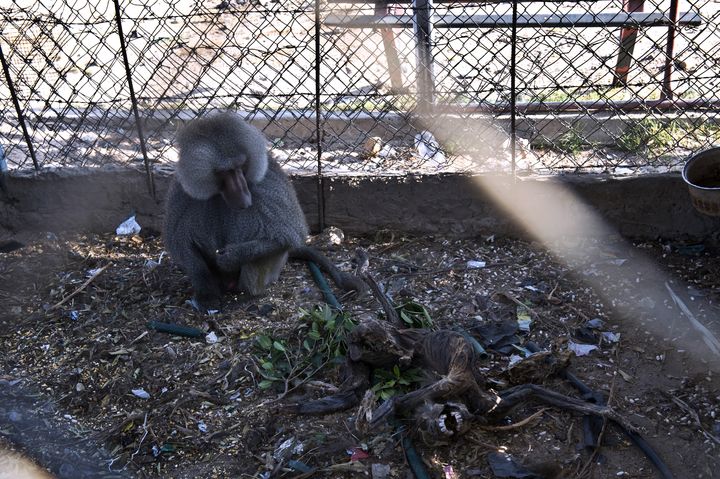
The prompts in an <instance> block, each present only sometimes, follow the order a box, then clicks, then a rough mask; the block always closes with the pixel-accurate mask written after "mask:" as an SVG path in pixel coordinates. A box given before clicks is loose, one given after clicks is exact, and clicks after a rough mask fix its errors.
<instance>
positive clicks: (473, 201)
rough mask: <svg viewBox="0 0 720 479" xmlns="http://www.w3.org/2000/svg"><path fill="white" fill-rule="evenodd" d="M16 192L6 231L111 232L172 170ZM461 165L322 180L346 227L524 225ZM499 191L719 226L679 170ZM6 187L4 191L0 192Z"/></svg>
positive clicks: (359, 230) (308, 192) (53, 181)
mask: <svg viewBox="0 0 720 479" xmlns="http://www.w3.org/2000/svg"><path fill="white" fill-rule="evenodd" d="M7 180H8V181H7V186H8V191H9V192H10V199H9V200H8V199H7V198H5V199H4V201H3V202H2V203H0V233H2V236H4V237H7V236H12V235H16V234H22V233H23V232H32V231H53V232H60V231H78V232H112V231H114V230H115V227H116V226H117V225H118V224H119V223H120V222H122V221H123V220H124V219H125V218H126V217H127V216H129V214H130V213H131V212H133V211H134V212H135V213H136V214H137V219H138V222H139V223H140V224H141V225H142V226H143V227H150V228H154V229H157V230H160V229H161V226H162V215H163V198H164V195H165V192H166V190H167V187H168V185H169V180H170V177H169V176H167V175H158V176H157V177H156V187H157V193H158V194H157V198H158V199H157V200H155V199H153V198H152V197H151V196H150V195H149V194H148V188H147V183H146V178H145V175H144V174H143V172H141V171H136V170H130V169H104V170H74V169H69V168H65V169H62V170H57V171H47V172H42V173H40V174H27V175H22V176H12V177H9V178H8V179H7ZM476 180H477V178H476V177H473V176H471V175H463V174H442V175H432V176H421V175H417V176H413V175H409V176H386V177H335V178H325V179H323V188H324V196H325V217H326V224H327V225H334V226H338V227H340V228H342V229H343V230H345V232H346V233H349V234H353V235H359V234H368V233H370V234H372V233H374V232H376V231H377V230H378V229H390V230H398V231H407V232H410V233H417V234H425V233H429V234H443V235H451V236H474V235H487V234H498V235H511V236H521V235H522V232H521V230H520V229H519V228H518V227H517V226H515V225H514V224H513V222H512V221H511V219H510V218H509V217H508V216H507V215H506V214H505V213H504V212H503V211H502V210H500V209H499V208H498V207H497V206H496V205H495V204H494V202H493V201H492V200H490V199H489V198H488V197H487V196H486V195H485V194H484V193H483V191H482V190H481V189H480V188H479V187H478V186H477V182H476ZM493 180H494V181H496V182H498V184H500V185H501V188H500V189H501V191H503V195H508V197H510V198H512V197H513V195H515V194H517V193H518V190H516V188H521V189H522V190H523V191H524V192H526V193H527V192H529V193H530V194H531V195H538V198H540V197H542V196H547V195H550V196H552V195H557V194H558V193H557V188H554V187H552V186H553V185H554V186H557V185H560V186H562V187H563V188H562V189H564V190H567V189H569V190H570V191H573V192H575V193H577V198H579V200H571V201H568V200H567V198H566V197H565V196H563V200H562V201H563V202H564V203H563V204H565V205H566V206H567V209H566V210H564V211H562V212H561V214H562V215H564V216H567V215H569V216H570V217H572V216H573V215H578V214H580V213H579V211H578V210H579V209H578V208H576V207H575V206H576V205H575V204H574V203H576V202H578V201H584V202H585V203H587V204H588V205H590V206H591V207H592V208H594V209H595V210H596V211H598V212H599V213H600V215H601V216H602V217H603V218H605V219H606V220H607V221H608V222H609V223H610V225H611V226H612V227H614V228H616V229H617V231H618V232H620V233H621V234H622V235H624V236H627V237H632V238H647V239H651V238H657V237H664V238H674V239H681V238H682V239H708V238H710V237H713V234H714V235H715V238H717V234H718V232H720V219H719V218H711V217H707V216H703V215H701V214H700V213H697V212H696V211H695V210H694V209H693V208H692V205H691V204H690V199H689V194H688V192H687V187H686V186H685V184H684V183H683V181H682V179H681V178H680V176H679V175H678V174H667V175H652V176H641V177H633V178H613V177H607V176H559V177H552V178H547V177H538V178H534V177H531V178H523V179H521V180H519V181H517V182H516V181H513V179H512V178H510V177H508V176H497V177H493ZM293 182H294V184H295V186H296V188H297V190H298V195H299V197H300V200H301V203H302V205H303V208H304V210H305V211H306V213H307V216H308V221H309V222H310V224H311V226H312V227H313V228H314V229H317V227H318V215H317V211H318V206H317V204H318V202H317V191H318V182H317V180H316V179H315V178H312V177H295V178H293ZM0 196H2V195H1V194H0Z"/></svg>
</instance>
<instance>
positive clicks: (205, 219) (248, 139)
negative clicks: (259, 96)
mask: <svg viewBox="0 0 720 479" xmlns="http://www.w3.org/2000/svg"><path fill="white" fill-rule="evenodd" d="M177 141H178V149H179V159H178V163H177V169H176V172H175V179H174V181H173V182H172V185H171V186H170V190H169V192H168V196H167V199H166V212H165V228H164V230H165V231H164V238H165V245H166V248H167V250H168V252H169V253H170V255H171V257H172V258H173V260H174V261H175V262H176V263H178V264H179V265H180V266H181V267H182V268H183V270H184V271H185V272H186V274H187V275H188V276H189V277H190V281H191V283H192V285H193V289H194V292H195V299H196V301H197V302H198V303H199V304H200V305H201V306H202V307H205V308H209V307H217V305H218V303H219V299H220V297H221V294H222V291H223V290H224V289H227V288H232V287H234V286H236V287H237V288H238V289H239V290H240V291H243V292H246V293H248V294H250V295H253V296H255V295H260V294H262V293H263V292H264V291H265V290H266V289H267V287H268V285H269V284H270V283H272V282H274V281H276V280H277V279H278V277H279V275H280V271H281V269H282V267H283V266H284V265H285V262H286V261H287V259H288V257H296V258H300V259H310V260H313V261H315V262H317V263H319V264H320V266H321V267H323V269H325V270H326V271H327V272H328V273H329V274H330V275H331V277H332V278H333V280H334V281H335V283H336V284H337V285H338V286H340V287H341V288H343V289H345V290H356V291H360V290H363V289H364V283H363V282H362V281H361V280H360V279H358V278H356V277H354V276H352V275H349V274H345V273H341V272H340V271H338V270H337V268H335V267H334V265H332V263H330V261H329V260H328V259H327V258H326V257H325V256H323V255H322V254H320V253H319V252H318V251H317V250H314V249H312V248H309V247H307V246H304V244H305V239H306V237H307V235H308V226H307V223H306V220H305V215H304V213H303V211H302V209H301V208H300V203H299V202H298V199H297V195H296V193H295V190H294V188H293V186H292V184H291V183H290V180H289V179H288V177H287V176H286V175H285V173H284V172H283V171H282V169H281V168H280V165H279V164H278V163H277V162H276V161H275V160H274V159H273V158H271V157H269V156H268V151H267V141H266V139H265V137H264V136H263V134H262V133H261V132H260V131H259V130H258V129H256V128H255V127H253V126H252V125H250V124H248V123H246V122H245V121H243V120H242V119H241V118H240V117H239V116H238V115H237V114H235V113H231V112H225V113H219V114H215V115H211V116H208V117H205V118H201V119H197V120H194V121H192V122H190V123H188V124H187V125H186V126H185V127H184V128H182V129H181V130H180V132H179V134H178V137H177Z"/></svg>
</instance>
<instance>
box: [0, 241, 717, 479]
mask: <svg viewBox="0 0 720 479" xmlns="http://www.w3.org/2000/svg"><path fill="white" fill-rule="evenodd" d="M21 240H22V243H23V244H24V246H23V247H22V248H19V249H16V250H14V251H12V252H7V253H0V301H1V302H2V307H1V308H0V326H1V328H0V351H2V355H1V356H0V365H1V369H0V375H1V376H0V381H2V385H3V387H2V388H0V391H3V392H0V413H2V415H1V417H0V420H1V421H2V423H0V434H2V436H3V437H4V438H5V439H6V440H8V441H9V442H11V443H14V444H15V447H17V448H18V449H20V450H24V451H25V452H26V453H27V454H28V455H31V456H33V457H35V458H38V460H39V461H40V462H41V463H43V464H44V465H46V466H48V467H49V468H50V469H51V470H53V472H55V473H56V475H58V477H105V476H107V477H116V476H117V477H168V478H169V477H177V478H190V477H200V478H210V477H234V478H235V477H240V478H242V477H248V478H250V477H255V478H260V477H263V478H268V477H373V478H376V479H379V478H382V477H390V478H402V479H404V478H409V477H413V476H412V473H411V471H410V468H409V466H408V463H407V462H406V459H405V451H404V449H405V448H406V447H407V443H405V445H404V446H403V442H402V441H401V436H402V434H400V433H398V431H397V430H396V429H393V428H391V427H390V426H385V427H381V428H379V429H377V430H373V431H370V432H368V433H366V434H362V433H360V432H358V431H357V430H356V429H355V418H354V416H355V415H356V413H357V408H352V409H349V410H346V411H343V412H338V413H334V414H327V415H319V416H298V415H294V414H292V413H290V412H288V409H287V408H286V406H287V405H288V404H290V403H293V402H298V401H299V402H304V401H307V400H309V399H312V398H317V397H321V396H324V395H327V394H328V392H329V391H332V387H333V385H334V386H339V379H338V373H337V368H336V367H334V366H333V365H332V364H327V365H325V367H323V368H321V369H320V370H319V372H318V373H317V374H315V375H314V376H313V377H312V378H310V379H309V380H308V381H302V382H301V381H299V380H297V381H289V382H288V383H287V384H285V383H284V382H283V381H278V382H274V383H272V384H270V387H265V386H268V383H267V382H263V376H262V374H261V372H263V368H264V366H263V365H262V364H263V358H267V354H269V353H268V351H267V350H263V349H262V347H261V346H260V345H259V343H260V341H261V339H260V338H262V337H270V338H271V339H272V340H273V341H278V342H280V344H281V345H282V348H283V349H285V350H286V351H289V350H290V349H292V348H294V347H295V346H298V345H300V344H301V343H302V341H303V339H305V338H306V336H307V335H308V328H307V327H306V326H305V327H301V326H302V325H303V324H305V323H304V321H305V320H304V319H303V318H304V317H305V316H303V313H302V310H312V308H313V307H314V306H315V305H318V304H322V303H323V298H322V296H321V294H320V293H319V290H318V288H317V287H316V286H315V283H314V282H313V280H312V277H311V275H310V274H309V273H308V271H307V269H306V267H305V265H303V264H298V263H291V264H289V265H288V266H287V267H286V269H285V270H284V273H283V276H282V278H281V280H280V282H279V283H278V284H276V285H274V286H273V287H272V288H271V290H270V292H269V294H268V295H266V296H264V297H261V298H255V299H247V298H242V297H238V296H234V295H227V296H226V298H225V299H226V301H225V304H224V305H223V308H222V310H221V312H219V313H216V314H213V315H207V314H204V313H200V312H198V311H196V310H194V309H193V308H192V306H190V305H189V304H188V303H187V300H188V299H189V298H190V297H191V294H192V291H191V287H190V284H189V281H188V280H187V279H186V278H185V277H184V276H183V274H182V272H181V271H179V270H178V269H177V268H176V267H175V266H173V264H172V261H171V260H169V259H168V258H167V256H164V255H162V251H163V247H162V241H161V238H160V237H159V236H158V235H157V234H156V233H154V232H152V231H146V230H143V231H142V232H141V234H140V235H139V236H132V237H131V236H123V237H121V236H115V235H104V236H85V235H71V236H58V235H54V234H47V235H38V236H36V237H29V236H28V237H25V238H22V239H21ZM319 244H320V247H321V248H323V249H324V250H325V251H326V252H327V254H328V255H329V256H330V257H331V258H332V259H333V260H334V261H335V262H336V264H339V265H340V267H341V268H342V269H345V270H348V271H350V270H352V267H353V266H352V263H351V261H350V258H352V257H353V256H354V251H355V250H356V248H357V247H362V248H364V249H365V250H366V251H368V253H369V256H370V271H371V272H372V274H373V275H374V277H375V278H376V279H377V281H378V282H379V283H380V284H381V286H382V287H383V288H384V290H385V291H386V292H387V294H388V295H389V296H390V297H391V298H392V300H393V301H394V302H395V303H396V304H402V303H405V302H407V301H412V302H414V303H417V304H420V305H422V306H424V307H425V309H426V310H427V312H428V313H429V315H430V317H431V318H432V320H433V326H432V327H433V328H451V329H452V328H455V329H461V330H464V331H465V332H468V333H470V334H471V335H472V336H473V337H476V338H477V339H478V340H479V341H480V342H481V343H483V346H485V349H486V350H487V351H488V355H487V357H483V358H478V360H477V363H476V364H477V367H478V368H479V370H480V371H481V372H482V373H483V374H485V375H486V376H487V378H488V382H487V387H488V388H494V389H497V390H502V389H503V388H506V387H508V386H509V382H508V381H509V380H508V377H509V376H508V374H507V371H506V370H507V369H508V365H509V362H510V361H511V358H510V357H511V355H512V354H515V355H522V354H523V350H522V348H517V347H514V346H510V349H511V350H513V351H514V352H512V353H507V352H497V351H493V350H492V349H491V348H490V347H488V345H487V342H484V341H483V337H481V335H479V334H478V332H479V331H480V329H478V328H479V327H481V326H483V325H486V324H488V323H489V322H496V323H505V324H508V323H509V324H515V323H517V320H518V319H523V320H525V321H526V322H527V320H528V319H529V320H530V327H529V332H522V331H520V332H518V333H517V340H516V341H514V344H516V345H517V346H521V347H522V346H527V344H528V342H530V341H532V342H534V343H535V344H537V345H538V346H539V347H540V348H541V349H546V350H550V349H553V348H554V349H555V350H557V351H564V350H566V349H567V348H568V347H569V346H570V345H571V344H575V343H585V344H594V345H596V346H598V349H596V350H594V351H592V352H590V353H589V354H587V355H584V356H572V358H571V360H570V367H569V369H570V370H571V371H572V372H573V373H574V374H575V375H577V376H578V377H579V378H580V379H581V380H582V381H583V382H584V383H585V384H586V385H588V386H589V387H590V388H592V389H593V390H595V391H598V392H601V393H604V394H605V395H607V396H609V399H608V401H609V404H610V405H611V406H612V407H613V408H614V409H615V410H616V411H617V412H618V413H620V414H621V415H622V416H623V418H625V420H626V421H627V423H628V424H631V425H633V426H635V427H637V428H638V431H639V432H640V434H641V435H642V436H643V437H644V438H645V439H647V441H648V442H649V443H650V444H651V445H652V447H653V448H654V449H655V450H656V451H657V453H658V454H659V456H660V457H661V458H662V459H663V460H664V461H665V462H666V463H667V465H668V466H669V468H670V470H671V471H672V473H673V474H674V477H676V478H712V477H718V473H717V472H716V471H717V470H718V467H719V466H720V459H719V458H720V455H718V450H719V448H720V419H718V417H717V416H718V413H720V381H718V378H717V373H718V370H719V369H718V367H717V362H713V359H712V357H713V353H712V352H711V351H710V347H709V346H708V345H706V344H704V343H703V342H702V341H699V340H698V337H697V335H696V333H694V332H693V330H692V329H691V328H688V327H687V324H688V320H687V318H686V317H685V316H683V315H681V314H680V312H678V311H677V307H676V306H674V305H673V303H672V300H671V299H670V297H669V296H667V297H666V298H665V299H664V300H659V301H660V302H658V300H657V299H655V300H654V299H651V298H649V297H645V296H642V297H640V296H638V297H636V298H635V299H636V301H634V302H631V303H632V304H629V305H628V304H625V305H624V307H623V308H619V305H618V304H613V303H615V301H614V300H613V299H612V298H613V291H614V290H613V288H618V289H617V291H618V294H619V292H620V290H623V291H624V292H626V293H627V291H628V288H632V287H633V285H635V284H638V283H640V282H641V281H643V278H640V277H638V276H637V274H636V272H635V269H634V268H635V267H634V264H635V262H636V258H638V257H641V256H649V257H650V258H652V259H653V260H654V261H656V262H657V263H658V264H659V266H660V268H661V270H662V271H664V272H665V273H667V275H668V278H670V284H672V285H673V288H674V290H675V291H677V292H678V294H679V295H680V296H681V297H682V298H683V300H684V301H685V303H686V304H688V305H689V307H690V309H691V310H692V312H693V313H694V314H695V315H696V316H697V319H698V320H700V321H701V322H703V323H704V324H705V325H706V326H707V327H708V328H710V330H711V331H713V332H714V333H715V334H716V335H717V334H718V333H719V332H720V323H718V321H717V318H718V316H720V306H718V304H719V303H718V300H720V255H719V254H718V249H717V248H716V247H713V246H711V245H709V244H708V245H687V244H680V243H677V244H674V243H667V242H661V241H658V242H650V243H642V244H635V245H634V246H633V248H632V250H631V252H630V255H627V254H623V256H622V257H618V256H617V255H614V254H613V253H612V251H613V249H612V247H613V245H612V243H607V244H604V245H603V248H604V250H605V251H607V252H608V254H607V257H606V258H605V259H603V260H602V261H599V262H598V261H595V262H594V263H593V264H592V265H586V267H584V268H575V269H571V268H570V267H569V266H567V265H565V263H563V262H561V261H558V260H557V259H556V258H553V257H551V256H550V255H549V254H548V253H547V252H546V251H545V250H544V249H543V248H542V247H541V246H540V245H538V244H535V243H532V242H527V241H521V240H515V239H507V238H499V237H497V238H494V237H489V238H488V237H481V238H474V239H463V240H455V239H447V238H440V237H422V238H418V237H405V236H402V235H396V234H392V233H390V232H382V233H378V235H377V236H376V237H373V238H352V239H346V240H345V241H344V242H343V243H342V244H340V245H330V243H329V242H328V241H325V240H324V239H321V240H319ZM161 258H162V259H161ZM469 262H470V263H469ZM157 263H159V264H157ZM483 263H484V264H483ZM99 268H105V269H102V270H99ZM618 273H621V274H620V275H619V276H618ZM605 274H607V275H608V276H607V277H608V278H617V277H622V278H624V281H606V282H605V283H602V281H601V282H600V283H602V284H606V286H607V288H606V289H604V290H603V291H602V292H600V291H597V288H595V287H591V286H589V283H588V281H586V280H587V278H588V277H590V276H592V277H593V278H596V279H597V278H601V279H602V278H603V275H605ZM593 284H596V283H593ZM624 297H629V298H633V296H632V294H631V295H629V296H628V295H626V296H624ZM340 300H341V302H342V304H343V305H344V307H345V309H346V311H347V312H348V313H349V316H350V317H351V318H356V319H357V318H363V317H367V316H368V315H375V314H378V313H379V312H380V311H381V308H380V305H379V304H378V303H377V301H376V300H375V299H374V298H373V297H372V296H370V295H366V296H364V297H360V298H358V297H351V298H342V297H341V298H340ZM658 308H666V309H667V308H671V309H673V308H674V310H675V311H676V312H677V315H676V317H677V321H676V322H675V321H673V322H672V324H663V325H660V327H658V325H655V327H653V328H650V327H649V326H648V325H650V324H651V323H652V322H653V318H655V317H656V314H655V313H656V311H657V310H658ZM713 318H714V319H713ZM596 319H599V320H601V321H602V323H600V322H597V321H593V320H596ZM149 321H161V322H165V323H174V324H178V325H183V326H191V327H195V328H200V329H201V330H203V332H204V333H207V332H214V333H215V336H216V337H217V341H216V342H213V341H214V340H213V339H212V338H210V340H208V339H207V338H203V337H200V338H188V337H182V336H176V335H169V334H166V333H163V332H158V331H156V330H152V329H149V328H148V322H149ZM590 325H596V326H597V327H598V329H597V330H593V329H591V328H590V327H589V326H590ZM651 330H652V331H653V333H650V331H651ZM658 331H660V332H663V333H665V335H666V337H667V338H670V339H664V338H663V337H661V336H658V334H657V332H658ZM601 333H614V334H605V335H604V336H603V335H601ZM618 335H619V336H618ZM601 338H604V339H601ZM687 345H690V347H687ZM274 351H275V352H277V351H280V349H279V348H278V349H276V350H274ZM265 372H266V373H267V369H266V370H265ZM403 374H404V373H403ZM297 376H300V375H297ZM541 383H542V384H543V385H544V386H545V387H547V388H549V389H552V390H555V391H557V392H561V393H563V394H567V395H571V396H575V397H578V393H577V391H575V390H574V389H573V388H572V387H571V386H570V385H569V384H568V383H567V381H565V380H564V379H561V378H560V377H556V376H551V377H547V378H544V379H542V380H541ZM261 386H262V387H261ZM286 389H287V390H286ZM535 413H538V414H537V415H536V416H534V417H533V418H532V420H530V421H526V422H523V420H525V419H526V418H529V417H531V416H532V415H533V414H535ZM498 425H504V426H512V427H510V428H507V429H505V430H497V429H492V428H491V427H490V426H498ZM410 429H411V430H412V428H410ZM582 433H583V418H582V417H581V416H580V415H579V414H576V413H572V412H569V411H566V410H562V409H558V408H554V407H548V406H546V405H543V404H540V403H537V402H533V401H527V402H526V403H523V405H522V406H520V407H517V408H515V409H514V410H513V411H512V412H511V413H510V414H509V415H508V416H507V417H505V418H502V420H501V421H500V422H499V423H494V424H487V425H483V424H482V422H481V421H478V422H477V424H476V425H474V426H473V427H472V428H471V430H470V431H469V432H467V433H466V434H464V435H463V436H461V437H459V438H450V439H443V440H438V439H437V438H429V437H426V436H420V435H412V434H411V435H410V437H411V438H412V441H413V444H414V446H415V448H416V450H417V452H418V453H419V455H420V456H421V458H422V461H423V463H424V465H425V467H426V468H427V470H428V472H429V475H430V477H434V478H445V479H452V478H464V477H485V478H492V477H508V476H500V475H494V474H493V472H492V471H491V469H490V466H489V465H488V455H489V454H490V453H493V452H497V451H504V452H506V453H507V454H510V455H511V456H513V457H514V458H515V459H516V460H517V461H518V462H519V463H522V464H524V465H525V466H526V467H527V468H528V469H529V470H532V471H535V472H534V473H532V474H531V473H526V475H522V476H513V477H547V478H550V477H567V478H573V477H593V478H610V477H613V478H616V477H629V478H652V477H661V476H659V475H658V473H657V472H656V471H655V470H654V469H653V466H652V465H651V464H650V462H649V461H648V460H647V459H646V458H645V456H644V455H643V454H642V453H641V452H640V450H639V449H638V448H636V447H635V446H634V445H633V444H632V443H631V442H630V441H629V440H628V439H627V438H626V437H625V436H624V435H623V434H621V433H620V432H619V431H618V429H617V428H616V427H613V426H611V425H608V426H607V427H606V428H605V429H604V430H603V432H602V433H601V439H600V440H601V443H602V446H601V448H600V450H599V451H598V452H597V453H596V454H594V455H591V453H590V452H589V451H588V450H587V449H583V448H582V447H579V446H578V445H579V443H580V442H581V439H582ZM60 436H62V437H64V438H66V439H67V440H64V442H63V443H62V446H61V447H59V446H58V439H57V438H58V437H60ZM83 451H84V452H83ZM73 457H76V458H77V459H69V458H73ZM69 463H70V464H69ZM73 465H74V466H75V467H76V468H80V467H81V466H83V465H84V466H83V467H85V466H86V469H87V470H88V471H90V472H87V473H84V474H78V473H75V474H73V473H71V472H68V471H69V470H72V467H70V466H73ZM386 466H389V467H386ZM68 467H70V469H68ZM93 467H94V468H95V473H93V472H92V468H93ZM307 467H309V468H317V469H315V470H314V472H313V473H309V474H304V475H303V470H307V469H305V468H307ZM63 468H64V469H63ZM533 474H534V475H533Z"/></svg>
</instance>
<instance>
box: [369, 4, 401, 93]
mask: <svg viewBox="0 0 720 479" xmlns="http://www.w3.org/2000/svg"><path fill="white" fill-rule="evenodd" d="M388 13H390V6H389V5H388V4H387V3H383V2H377V3H376V4H375V15H385V14H388ZM380 37H381V38H382V42H383V47H384V48H385V58H386V59H387V63H388V73H389V74H390V87H391V89H392V91H393V92H401V91H402V90H403V79H402V69H401V68H400V57H399V56H398V51H397V46H395V32H393V30H392V28H381V29H380Z"/></svg>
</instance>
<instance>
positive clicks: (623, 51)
mask: <svg viewBox="0 0 720 479" xmlns="http://www.w3.org/2000/svg"><path fill="white" fill-rule="evenodd" d="M644 4H645V2H644V0H625V1H624V2H623V10H624V11H625V12H628V13H634V12H642V11H643V7H644ZM637 34H638V28H637V27H623V28H622V29H621V30H620V52H618V58H617V63H616V64H615V79H614V80H613V84H612V86H613V87H617V86H621V85H625V83H627V78H628V74H629V73H630V64H631V63H632V56H633V50H635V41H636V40H637Z"/></svg>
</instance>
